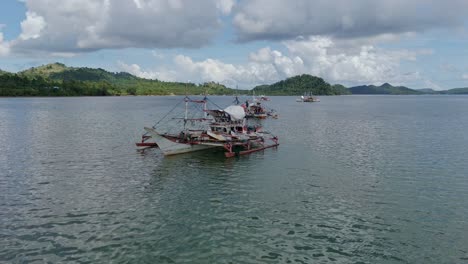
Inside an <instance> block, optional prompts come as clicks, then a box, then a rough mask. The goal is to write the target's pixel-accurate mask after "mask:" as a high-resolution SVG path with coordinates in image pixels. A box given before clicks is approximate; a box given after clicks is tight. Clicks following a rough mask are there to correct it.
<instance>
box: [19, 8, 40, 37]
mask: <svg viewBox="0 0 468 264" xmlns="http://www.w3.org/2000/svg"><path fill="white" fill-rule="evenodd" d="M45 27H46V22H45V21H44V18H43V17H41V16H38V15H37V14H36V13H34V12H26V20H24V21H23V22H21V31H22V33H21V35H20V36H19V37H20V39H22V40H28V39H37V38H39V37H40V36H41V31H42V30H43V29H44V28H45Z"/></svg>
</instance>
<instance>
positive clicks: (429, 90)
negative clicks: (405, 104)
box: [415, 88, 438, 94]
mask: <svg viewBox="0 0 468 264" xmlns="http://www.w3.org/2000/svg"><path fill="white" fill-rule="evenodd" d="M415 90H416V91H418V92H421V93H424V94H437V93H438V91H436V90H434V89H431V88H423V89H415Z"/></svg>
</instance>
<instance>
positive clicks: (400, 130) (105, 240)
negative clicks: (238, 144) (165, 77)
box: [0, 96, 468, 263]
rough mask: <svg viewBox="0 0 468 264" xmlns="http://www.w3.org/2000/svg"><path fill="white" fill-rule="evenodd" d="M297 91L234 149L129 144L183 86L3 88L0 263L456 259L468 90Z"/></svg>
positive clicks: (461, 233)
mask: <svg viewBox="0 0 468 264" xmlns="http://www.w3.org/2000/svg"><path fill="white" fill-rule="evenodd" d="M295 99H296V98H295V97H272V101H271V102H269V103H268V104H269V106H270V107H272V108H274V109H276V110H277V111H278V112H279V114H280V118H279V119H277V120H265V121H264V126H265V128H266V129H267V130H270V131H272V132H274V133H275V134H276V135H277V136H278V137H279V138H280V144H281V145H280V146H279V147H278V148H277V149H268V150H265V151H264V152H258V153H254V154H252V155H250V156H242V157H240V158H232V159H226V158H224V156H223V154H222V152H217V153H212V152H198V153H192V154H186V155H179V156H173V157H168V158H164V157H163V156H162V154H161V153H160V151H159V150H158V149H151V150H149V151H145V152H138V151H137V150H136V148H135V145H134V143H135V142H136V141H138V140H139V139H140V135H141V133H142V132H143V126H151V125H153V124H154V122H155V121H157V120H158V119H159V118H161V117H162V116H163V115H164V114H165V113H166V112H167V111H168V110H170V109H171V108H172V107H173V106H174V104H175V103H177V102H178V101H179V100H181V97H104V98H96V97H94V98H87V97H82V98H3V99H0V262H1V263H31V262H36V263H45V262H51V263H59V262H60V263H63V262H74V263H109V262H114V263H125V262H127V263H468V96H340V97H338V96H337V97H321V102H320V103H309V104H307V103H296V102H295ZM211 100H212V101H214V102H216V103H217V104H218V105H222V106H227V105H228V104H229V103H230V102H232V100H233V98H232V97H211Z"/></svg>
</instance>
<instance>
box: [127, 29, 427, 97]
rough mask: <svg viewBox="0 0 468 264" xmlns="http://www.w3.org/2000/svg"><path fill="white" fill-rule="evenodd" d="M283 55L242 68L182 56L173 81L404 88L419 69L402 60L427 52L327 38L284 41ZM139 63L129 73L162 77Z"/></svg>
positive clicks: (262, 57)
mask: <svg viewBox="0 0 468 264" xmlns="http://www.w3.org/2000/svg"><path fill="white" fill-rule="evenodd" d="M282 43H283V46H284V48H285V52H281V51H279V50H275V49H271V48H270V47H264V48H261V49H259V50H257V51H256V52H252V53H250V54H249V56H248V61H247V62H246V63H244V64H231V63H225V62H223V61H221V60H218V59H212V58H210V59H205V60H200V61H194V60H193V59H192V58H190V57H188V56H185V55H181V54H179V55H177V56H175V57H174V61H173V65H172V66H171V71H170V72H171V74H170V76H171V78H172V80H174V79H175V80H178V81H187V80H189V79H190V80H192V81H196V82H207V81H215V82H220V83H224V84H226V85H228V86H230V87H234V86H235V85H236V84H237V85H239V87H241V88H251V87H253V86H255V85H259V84H265V83H273V82H276V81H279V80H282V79H285V78H288V77H291V76H295V75H299V74H304V73H306V74H311V75H315V76H319V77H322V78H324V79H325V80H327V81H329V82H331V83H342V84H345V85H356V84H363V83H365V84H367V83H373V84H382V83H384V82H391V83H392V84H397V85H398V84H403V83H405V82H409V81H415V80H420V79H421V76H420V74H419V72H418V71H413V72H402V71H401V63H402V62H403V61H413V60H417V58H418V57H419V56H427V55H428V54H431V51H430V50H414V51H410V50H393V51H389V50H382V49H379V48H377V47H375V46H373V45H370V44H369V43H368V45H363V46H360V47H358V48H356V47H353V48H343V47H339V46H338V45H336V40H334V39H332V38H328V37H309V38H306V39H297V40H290V41H284V42H282ZM137 66H138V65H135V66H134V68H133V69H130V70H129V71H130V72H131V73H138V74H139V75H138V74H137V75H138V76H158V77H157V78H158V79H161V80H164V79H163V78H161V77H160V76H161V75H162V74H163V73H164V72H165V70H159V71H158V74H159V75H156V74H155V73H154V74H153V75H151V74H147V72H145V71H142V70H141V69H140V68H139V66H138V67H137Z"/></svg>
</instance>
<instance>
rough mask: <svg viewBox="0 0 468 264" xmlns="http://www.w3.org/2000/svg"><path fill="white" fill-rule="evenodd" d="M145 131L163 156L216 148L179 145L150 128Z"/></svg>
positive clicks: (198, 145) (186, 144)
mask: <svg viewBox="0 0 468 264" xmlns="http://www.w3.org/2000/svg"><path fill="white" fill-rule="evenodd" d="M145 130H146V131H148V132H149V133H151V136H152V138H153V140H154V141H155V142H156V144H158V146H159V149H161V151H162V152H163V154H164V155H165V156H170V155H177V154H183V153H189V152H195V151H201V150H206V149H210V148H215V147H216V146H210V145H200V144H188V143H179V142H176V141H174V140H171V139H168V138H166V137H164V136H163V135H160V134H159V133H158V132H156V130H154V129H152V128H147V127H145Z"/></svg>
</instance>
